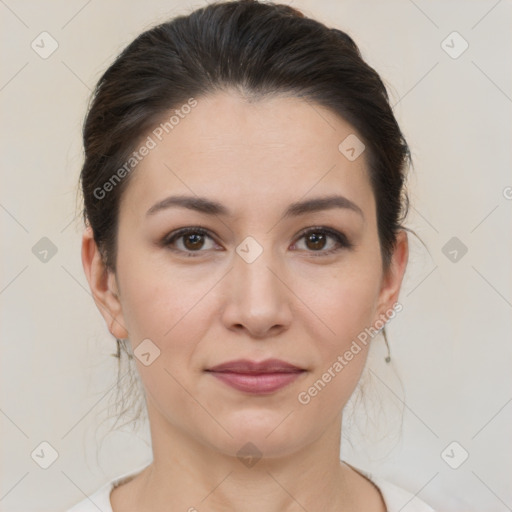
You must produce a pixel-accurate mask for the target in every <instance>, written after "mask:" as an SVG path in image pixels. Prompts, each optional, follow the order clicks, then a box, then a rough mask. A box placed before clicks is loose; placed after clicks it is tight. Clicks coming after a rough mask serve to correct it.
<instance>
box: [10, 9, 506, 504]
mask: <svg viewBox="0 0 512 512" xmlns="http://www.w3.org/2000/svg"><path fill="white" fill-rule="evenodd" d="M290 3H292V5H294V6H297V7H299V8H302V9H303V10H304V11H305V12H306V14H309V15H311V16H313V17H316V18H318V19H320V20H321V21H324V22H327V23H328V24H330V25H334V26H336V27H338V28H341V29H343V30H346V31H347V32H348V33H349V34H351V35H352V36H353V37H354V39H355V40H356V42H357V43H358V44H359V46H360V48H361V50H362V53H363V56H364V57H365V58H366V59H367V60H368V61H369V63H370V64H372V65H373V66H374V67H375V68H376V69H377V71H378V72H379V73H380V74H381V76H382V77H383V78H384V79H385V81H386V83H388V84H389V86H390V93H391V95H392V98H393V99H392V102H393V104H395V108H394V111H395V113H396V115H397V117H398V120H399V122H400V124H401V126H402V128H403V130H404V133H405V135H406V138H407V139H408V142H409V144H410V146H411V149H412V151H413V158H414V161H415V169H414V170H413V171H412V172H411V175H410V185H409V188H410V194H411V199H412V204H413V208H412V209H411V212H410V217H409V226H410V227H412V228H413V229H415V230H416V232H417V233H418V235H419V236H420V237H421V239H422V240H423V241H424V242H425V244H426V245H427V247H428V251H427V250H426V249H425V248H423V247H422V245H421V244H420V243H419V242H418V241H417V240H415V239H414V238H413V239H411V244H412V248H411V262H410V266H409V269H408V273H407V277H406V281H405V284H404V288H403V291H402V295H401V302H402V303H403V305H404V310H403V311H402V312H401V313H400V314H399V315H398V316H397V318H396V319H395V320H393V322H392V324H391V325H390V328H389V333H390V342H391V345H392V354H393V365H394V368H395V370H393V369H392V368H390V367H386V366H385V364H384V363H383V362H382V358H383V355H384V351H383V343H382V340H378V339H377V340H376V342H375V346H374V353H373V355H372V358H371V359H372V360H371V361H370V362H369V369H370V370H371V372H369V374H370V376H371V377H372V379H371V380H372V381H373V384H372V385H371V386H369V387H368V388H367V390H368V394H369V402H368V403H369V405H368V407H369V408H370V409H371V408H372V403H373V404H378V403H381V402H382V404H383V407H382V409H381V408H379V407H377V411H376V412H375V414H373V415H372V416H371V417H372V418H374V419H373V420H372V421H373V423H375V424H377V426H378V427H379V429H377V428H376V426H375V425H372V424H371V423H370V424H368V425H365V419H364V414H362V410H361V409H357V408H356V412H355V413H354V414H355V416H351V418H352V420H351V423H353V425H352V427H351V428H350V432H349V428H348V425H347V431H346V432H345V433H344V437H345V434H348V435H349V440H350V441H351V443H352V444H350V443H349V442H348V441H349V440H347V439H345V440H344V443H343V447H342V451H343V456H344V457H345V458H346V459H347V460H348V461H349V462H351V463H352V464H354V465H356V466H358V467H361V468H364V469H367V470H370V471H372V472H374V473H375V474H378V475H380V476H383V477H385V478H388V479H389V480H391V481H393V482H394V483H396V484H398V485H402V486H404V487H406V488H407V489H409V490H410V491H412V492H413V493H417V494H418V496H419V497H420V498H422V499H424V500H425V501H427V502H430V503H431V504H432V505H433V506H435V507H437V509H438V510H443V511H465V512H469V511H479V512H482V511H505V510H510V509H511V507H512V488H511V486H510V481H509V480H510V474H511V473H512V467H511V466H512V464H511V458H510V453H511V450H512V441H511V437H510V433H509V432H510V427H511V420H512V403H511V402H512V382H511V379H510V370H511V353H512V344H511V343H510V312H511V307H512V306H511V301H512V293H511V292H512V290H511V270H510V269H511V266H510V261H511V252H512V251H511V237H510V228H511V225H510V224H511V223H510V218H511V217H510V213H511V208H512V200H511V199H510V198H511V196H512V193H511V192H512V189H511V188H510V187H511V186H512V176H511V174H510V168H511V154H510V145H511V144H510V143H511V140H512V139H511V112H512V100H511V97H512V80H511V78H512V77H511V69H510V62H511V52H510V49H511V48H512V41H511V39H512V32H511V30H510V19H511V14H512V3H511V2H510V1H505V0H502V1H496V0H492V1H476V0H475V1H463V0H459V1H440V0H438V1H426V0H414V1H412V0H410V1H409V0H397V1H389V0H387V1H382V0H375V1H369V0H363V1H361V0H360V1H345V0H343V1H338V2H335V1H334V0H332V1H327V0H323V1H321V0H317V1H312V0H311V1H307V0H300V1H299V0H296V1H293V2H290ZM199 5H202V3H201V2H189V1H156V0H151V1H145V2H121V1H119V0H111V1H104V2H100V1H98V0H92V1H89V2H88V1H87V0H80V1H77V0H73V1H63V0H60V1H53V2H36V1H15V0H2V1H1V2H0V19H1V30H0V34H1V36H0V37H1V45H0V48H2V50H1V51H2V66H1V75H0V107H1V114H2V117H1V119H2V128H1V130H2V131H1V138H0V140H1V145H2V148H1V155H2V182H1V188H0V222H1V229H2V241H3V243H2V251H1V258H2V266H1V274H0V307H1V323H0V329H1V331H0V332H1V340H2V357H1V369H0V375H1V377H0V378H1V384H2V385H1V394H0V429H1V439H2V456H1V464H2V465H1V478H0V510H1V511H8V512H22V511H23V512H29V511H56V510H64V509H65V508H67V507H69V506H71V505H72V504H73V503H75V502H77V501H79V500H82V499H84V497H85V495H86V494H90V493H92V492H93V491H95V490H96V489H97V488H98V487H99V486H100V485H101V484H103V483H104V482H106V481H107V480H108V479H110V478H112V477H115V476H117V475H119V474H121V473H124V472H128V471H130V470H131V469H133V468H136V467H138V466H140V465H141V464H143V463H144V462H146V461H149V460H150V452H149V440H148V437H147V430H145V429H142V430H141V431H139V432H138V433H132V432H130V431H129V430H127V429H125V430H124V431H121V432H115V433H108V428H107V427H106V426H105V424H104V425H100V422H101V421H102V420H103V419H105V418H106V408H107V405H108V403H109V396H110V394H109V390H110V389H111V388H112V386H113V385H114V384H115V379H116V367H115V361H114V359H113V358H111V357H110V356H109V354H110V353H112V352H113V350H114V348H115V342H114V340H113V339H112V338H111V336H110V335H109V333H108V331H107V329H106V327H105V325H104V323H103V320H102V318H101V317H100V314H99V312H98V311H97V310H96V307H95V305H94V303H93V300H92V298H91V296H90V293H89V290H88V286H87V282H86V279H85V276H84V274H83V270H82V266H81V260H80V236H81V229H82V225H81V220H80V217H78V218H75V214H76V211H75V204H76V203H75V193H76V185H77V178H78V173H79V169H80V165H81V161H82V155H81V145H80V144H81V141H80V129H81V123H82V119H83V116H84V114H85V110H86V106H87V102H88V98H89V95H90V92H91V90H92V88H93V87H94V85H95V83H96V81H97V79H98V78H99V76H100V74H101V73H102V71H103V70H104V69H105V68H106V67H107V66H108V64H109V63H110V62H112V60H113V58H114V56H115V55H117V53H118V52H119V51H120V50H121V49H122V48H123V47H124V46H125V45H126V44H127V43H128V42H130V41H131V40H132V39H133V38H134V37H135V36H136V35H137V34H139V33H140V32H141V31H142V30H144V29H146V28H148V27H149V26H151V25H153V24H155V23H156V22H160V21H163V20H165V19H166V18H168V17H171V16H174V15H176V14H179V13H183V12H187V11H188V10H189V9H190V8H191V7H196V6H199ZM43 31H47V32H48V33H49V34H51V36H52V37H53V38H54V39H55V40H56V41H57V42H58V48H57V50H56V51H55V52H54V53H53V54H52V55H51V56H49V57H48V58H47V59H43V58H41V57H40V56H39V55H38V54H37V53H36V52H35V51H34V50H33V49H32V48H31V42H32V41H33V40H35V39H36V41H37V36H38V35H39V34H40V33H41V32H43ZM453 31H457V32H458V33H459V34H460V35H461V36H462V37H463V38H464V40H466V41H467V43H468V44H469V47H468V49H467V50H466V51H465V52H464V53H463V54H462V55H460V56H459V57H458V58H456V59H454V58H452V57H450V56H449V55H448V54H447V53H446V52H445V51H444V49H443V47H442V46H441V44H442V41H443V40H445V39H446V38H447V36H449V34H451V33H452V32H453ZM462 43H463V42H462V40H460V39H458V40H457V39H455V40H454V39H453V36H451V39H448V44H450V45H451V46H453V47H454V49H455V50H457V49H460V48H461V46H460V45H461V44H462ZM47 48H48V46H47ZM452 51H454V50H452ZM507 187H508V188H507ZM43 237H47V238H48V239H50V240H51V242H52V243H53V244H54V245H55V248H56V250H57V252H56V254H55V255H53V256H52V257H51V258H49V260H48V261H47V262H46V263H45V262H42V261H40V259H38V258H37V257H36V255H35V254H34V253H33V252H32V248H33V247H34V246H35V245H36V243H38V241H39V240H40V239H41V238H43ZM452 237H457V238H458V240H459V241H460V243H462V244H464V245H465V246H466V247H467V249H468V251H467V253H466V254H465V255H464V256H463V257H460V254H461V253H457V254H458V256H457V257H458V258H459V259H458V261H455V262H453V261H451V260H450V259H449V258H448V257H447V256H445V254H444V252H446V253H448V254H449V250H450V246H448V249H446V248H445V249H444V252H443V248H444V247H445V244H447V242H448V241H449V240H450V239H451V238H452ZM452 256H453V253H452ZM397 375H398V376H399V377H400V380H401V383H402V385H403V388H404V390H405V395H404V394H403V392H402V390H401V387H400V381H399V379H398V377H397ZM397 397H398V398H397ZM401 401H403V403H405V406H403V409H404V415H403V425H401V423H400V415H399V409H400V407H399V406H400V404H401V403H402V402H401ZM358 411H359V412H358ZM363 412H364V411H363ZM358 418H359V420H358ZM358 428H359V430H358ZM379 437H380V438H381V439H379ZM43 441H46V442H48V443H50V445H51V446H53V447H54V449H55V450H56V451H57V453H58V458H57V460H56V461H55V462H54V463H53V464H52V465H51V466H50V467H49V468H48V469H42V468H41V467H39V465H37V464H36V462H35V461H34V460H33V459H32V458H31V453H32V452H33V451H34V450H35V449H36V448H38V447H39V445H40V443H41V442H43ZM452 441H456V442H457V443H459V445H460V447H459V445H457V446H456V447H455V450H454V451H453V452H452V451H451V450H448V454H449V456H451V461H453V460H455V461H456V460H458V457H460V456H461V453H462V451H461V450H462V449H464V450H466V451H467V452H468V453H469V458H468V459H467V460H466V461H465V462H464V463H463V464H462V465H461V466H460V467H459V468H458V469H452V468H451V467H449V465H448V464H447V463H446V462H445V460H443V458H442V457H441V453H442V452H443V450H444V449H445V448H446V447H447V446H448V445H449V444H450V443H451V442H452ZM38 450H40V448H38ZM36 451H37V450H36ZM46 453H49V452H48V451H47V452H46ZM410 506H411V504H404V508H403V511H404V512H407V510H408V507H410Z"/></svg>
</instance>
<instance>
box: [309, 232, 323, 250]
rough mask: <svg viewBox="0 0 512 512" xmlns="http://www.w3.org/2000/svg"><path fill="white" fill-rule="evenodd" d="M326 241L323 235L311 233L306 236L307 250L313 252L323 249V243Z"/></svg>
mask: <svg viewBox="0 0 512 512" xmlns="http://www.w3.org/2000/svg"><path fill="white" fill-rule="evenodd" d="M326 241H327V237H326V236H325V234H324V233H319V232H315V231H314V232H312V233H309V234H308V235H306V246H307V247H308V249H312V250H314V251H318V250H319V249H323V248H324V247H325V243H326Z"/></svg>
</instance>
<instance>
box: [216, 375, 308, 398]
mask: <svg viewBox="0 0 512 512" xmlns="http://www.w3.org/2000/svg"><path fill="white" fill-rule="evenodd" d="M302 373H303V372H293V373H260V374H257V375H255V374H248V373H229V372H211V374H212V375H213V376H214V377H217V379H219V380H221V381H222V382H224V383H225V384H227V385H228V386H231V387H232V388H235V389H238V390H239V391H244V392H246V393H252V394H255V395H264V394H268V393H273V392H274V391H277V390H279V389H282V388H284V387H285V386H287V385H288V384H290V383H291V382H293V381H294V380H295V379H297V378H298V377H299V376H300V375H302Z"/></svg>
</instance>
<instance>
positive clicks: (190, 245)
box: [162, 228, 216, 256]
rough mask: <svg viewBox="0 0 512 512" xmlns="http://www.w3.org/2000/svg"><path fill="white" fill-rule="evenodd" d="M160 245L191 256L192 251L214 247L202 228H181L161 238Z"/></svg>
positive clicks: (203, 250) (197, 251) (198, 251)
mask: <svg viewBox="0 0 512 512" xmlns="http://www.w3.org/2000/svg"><path fill="white" fill-rule="evenodd" d="M208 242H209V243H208ZM162 245H163V246H164V247H168V248H169V249H171V250H173V251H176V252H181V253H185V254H186V255H187V256H191V255H193V254H192V253H194V252H196V253H201V252H205V251H206V250H208V249H214V248H215V245H216V244H215V242H214V240H213V238H212V237H211V236H210V235H209V234H208V232H207V231H206V230H205V229H203V228H183V229H179V230H178V231H175V232H173V233H171V234H170V235H168V236H166V237H165V238H164V239H163V240H162Z"/></svg>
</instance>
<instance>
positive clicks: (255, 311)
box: [224, 237, 291, 335]
mask: <svg viewBox="0 0 512 512" xmlns="http://www.w3.org/2000/svg"><path fill="white" fill-rule="evenodd" d="M280 268H281V265H280V264H279V261H278V258H277V257H275V254H274V251H273V250H272V247H270V246H269V245H268V244H266V245H265V244H264V243H263V242H261V243H260V242H258V241H256V239H254V238H253V237H247V238H246V239H244V240H243V241H242V242H241V243H240V244H239V245H238V246H237V248H236V254H235V255H234V262H233V268H232V271H231V272H230V280H231V282H230V289H231V294H230V297H229V304H228V305H227V308H226V315H225V318H224V320H225V321H226V322H227V323H228V324H230V325H231V326H233V325H243V326H244V327H245V328H247V329H248V330H249V331H251V333H252V334H254V335H263V334H264V333H265V332H266V331H267V330H269V329H271V328H272V327H274V326H276V325H278V326H284V325H287V324H288V323H289V321H290V315H291V313H290V309H289V303H288V300H289V297H288V295H287V292H286V287H285V286H284V285H283V283H282V282H281V280H280V279H279V278H278V277H277V276H276V275H275V274H278V275H279V272H280V271H279V269H280ZM281 279H283V278H281ZM283 280H284V279H283Z"/></svg>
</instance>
